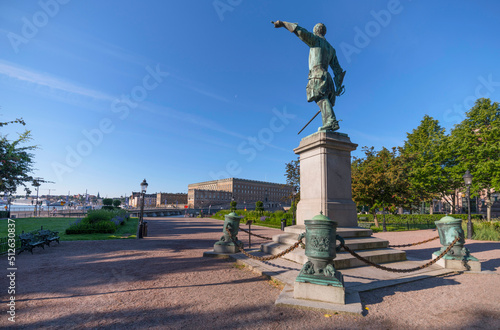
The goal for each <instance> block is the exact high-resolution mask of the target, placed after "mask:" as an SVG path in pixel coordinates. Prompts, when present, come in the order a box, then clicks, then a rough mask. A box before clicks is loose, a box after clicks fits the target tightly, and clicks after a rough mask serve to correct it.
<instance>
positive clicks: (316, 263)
mask: <svg viewBox="0 0 500 330" xmlns="http://www.w3.org/2000/svg"><path fill="white" fill-rule="evenodd" d="M304 223H305V225H306V233H305V237H306V251H305V254H306V256H307V259H308V261H307V262H306V263H305V264H304V266H303V267H302V269H301V270H300V273H299V275H298V276H297V278H296V279H295V281H297V282H305V283H312V284H319V285H331V286H336V287H343V286H344V280H343V277H342V274H341V273H340V272H338V271H337V270H335V267H334V265H333V260H334V259H335V256H336V240H337V222H335V221H333V220H330V219H329V218H328V217H326V216H324V215H323V214H319V215H316V216H315V217H313V218H312V219H311V220H305V221H304Z"/></svg>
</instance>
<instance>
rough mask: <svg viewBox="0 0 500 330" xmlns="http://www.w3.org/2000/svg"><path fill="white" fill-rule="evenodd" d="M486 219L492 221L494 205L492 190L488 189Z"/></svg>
mask: <svg viewBox="0 0 500 330" xmlns="http://www.w3.org/2000/svg"><path fill="white" fill-rule="evenodd" d="M485 202H486V220H488V221H491V207H492V206H493V203H492V202H491V190H489V189H488V190H487V191H486V198H485Z"/></svg>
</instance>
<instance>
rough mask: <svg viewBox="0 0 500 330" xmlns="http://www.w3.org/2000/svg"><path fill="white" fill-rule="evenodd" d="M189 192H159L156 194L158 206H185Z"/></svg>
mask: <svg viewBox="0 0 500 330" xmlns="http://www.w3.org/2000/svg"><path fill="white" fill-rule="evenodd" d="M187 199H188V194H186V193H175V194H174V193H161V192H160V193H157V194H156V206H157V207H162V206H163V207H165V206H168V205H172V206H177V205H182V206H184V205H185V204H187Z"/></svg>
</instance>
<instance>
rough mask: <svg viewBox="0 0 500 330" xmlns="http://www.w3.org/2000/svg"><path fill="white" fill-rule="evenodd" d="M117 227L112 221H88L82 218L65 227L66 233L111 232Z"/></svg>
mask: <svg viewBox="0 0 500 330" xmlns="http://www.w3.org/2000/svg"><path fill="white" fill-rule="evenodd" d="M117 228H118V226H117V225H116V224H115V223H113V222H112V221H99V222H94V223H90V222H89V221H88V220H87V219H83V220H81V221H80V222H78V223H73V224H71V225H70V226H69V227H68V228H67V229H66V235H71V234H95V233H105V234H112V233H114V232H115V231H116V229H117Z"/></svg>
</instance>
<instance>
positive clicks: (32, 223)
mask: <svg viewBox="0 0 500 330" xmlns="http://www.w3.org/2000/svg"><path fill="white" fill-rule="evenodd" d="M14 220H15V221H16V222H15V224H16V234H17V235H19V234H21V233H22V232H23V231H24V232H30V231H33V230H38V229H40V227H41V226H43V229H49V230H52V231H58V232H59V236H60V237H61V241H86V240H107V239H119V238H135V237H136V233H137V224H138V222H139V220H138V218H130V220H128V221H127V222H126V223H125V225H123V226H120V227H119V228H118V230H117V231H116V232H115V233H114V234H78V235H66V233H65V231H66V228H68V227H69V225H70V223H71V222H74V221H75V220H76V219H70V218H20V219H14ZM11 223H12V222H11ZM6 236H7V219H4V220H0V237H6Z"/></svg>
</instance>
